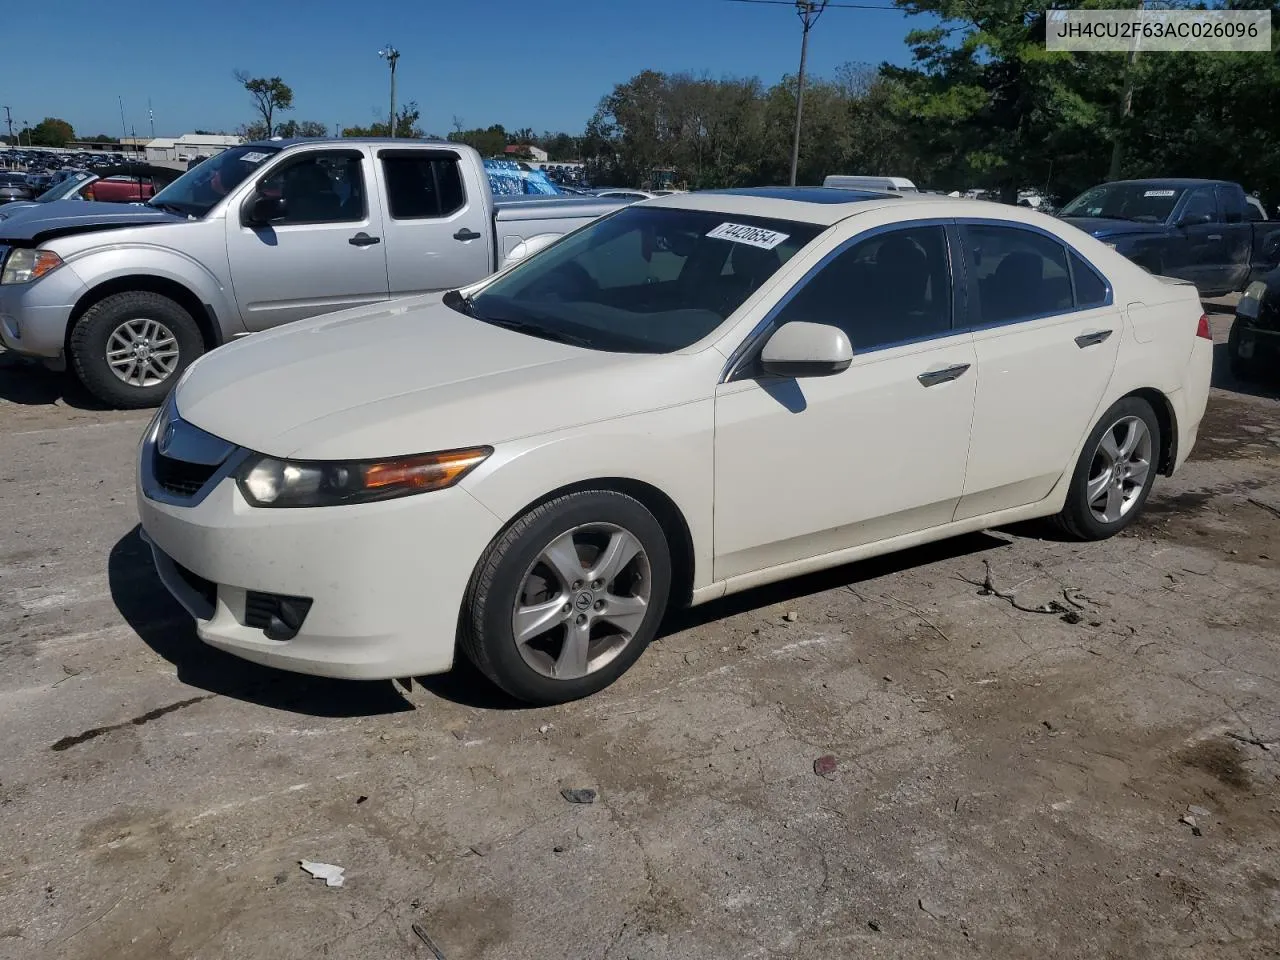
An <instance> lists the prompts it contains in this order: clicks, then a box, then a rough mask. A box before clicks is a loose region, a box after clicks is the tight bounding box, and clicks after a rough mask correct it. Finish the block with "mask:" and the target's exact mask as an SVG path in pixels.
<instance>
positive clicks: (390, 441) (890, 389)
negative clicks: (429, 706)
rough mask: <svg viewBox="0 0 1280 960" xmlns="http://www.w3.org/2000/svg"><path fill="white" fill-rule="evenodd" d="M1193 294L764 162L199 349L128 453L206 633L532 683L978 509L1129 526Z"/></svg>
mask: <svg viewBox="0 0 1280 960" xmlns="http://www.w3.org/2000/svg"><path fill="white" fill-rule="evenodd" d="M1212 348H1213V344H1212V341H1211V340H1210V337H1209V330H1208V323H1207V321H1206V319H1205V317H1204V316H1203V314H1202V313H1201V308H1200V301H1199V299H1198V297H1197V295H1196V290H1195V287H1193V286H1191V285H1190V284H1187V283H1182V282H1179V281H1174V280H1169V279H1165V278H1161V277H1156V276H1151V275H1149V274H1147V273H1146V272H1145V271H1143V270H1142V269H1141V268H1139V267H1137V266H1134V265H1133V264H1132V263H1130V262H1129V261H1128V260H1126V259H1125V258H1124V257H1122V256H1120V255H1118V254H1117V253H1115V252H1114V251H1113V250H1111V249H1109V248H1108V247H1106V246H1104V245H1103V244H1102V243H1100V242H1098V241H1096V240H1094V239H1092V238H1091V237H1089V236H1087V235H1086V234H1084V233H1082V232H1080V231H1078V230H1076V229H1074V228H1073V227H1071V226H1068V225H1067V224H1064V223H1062V222H1060V221H1057V220H1053V219H1050V218H1048V217H1045V216H1042V215H1039V214H1037V213H1035V212H1033V211H1029V210H1025V209H1019V208H1016V207H1010V206H1004V205H996V204H990V203H983V202H979V201H966V200H952V199H948V198H938V197H931V196H928V195H921V196H915V197H907V196H899V197H887V196H885V195H883V194H871V193H858V192H856V191H848V190H823V189H820V188H801V189H760V190H750V191H724V192H710V193H696V194H686V195H681V196H673V197H665V198H661V199H657V200H652V201H649V202H648V203H645V204H642V205H639V206H632V207H627V208H623V209H622V210H620V211H618V212H617V213H614V214H612V215H610V216H608V217H606V218H604V219H601V220H597V221H595V222H593V223H592V224H590V225H588V226H586V227H584V228H582V229H580V230H578V231H577V232H575V233H573V234H571V235H569V236H567V237H565V238H564V239H563V240H561V241H559V242H557V243H555V244H554V245H553V246H551V247H549V248H547V249H545V250H543V251H541V252H539V253H537V254H535V255H534V256H532V257H530V258H529V259H527V260H525V261H523V262H520V263H518V264H516V265H514V266H513V267H511V268H509V269H507V270H505V271H504V272H502V273H500V274H498V275H497V276H494V277H491V278H489V279H488V280H485V281H482V282H481V283H479V284H476V285H474V286H472V287H470V288H467V289H464V290H461V291H454V292H450V293H446V294H444V295H440V294H434V295H428V296H422V297H418V298H416V299H411V300H403V301H399V302H395V303H392V304H389V305H382V306H376V307H368V308H360V309H356V310H351V311H347V312H345V313H340V314H333V315H329V316H325V317H321V318H317V319H315V320H310V321H305V322H302V323H297V324H293V325H290V326H286V327H282V328H280V329H277V330H274V331H270V332H266V333H261V334H256V335H255V336H253V337H251V338H247V339H245V340H243V341H239V342H236V343H233V344H231V345H230V346H227V347H223V348H221V349H219V350H216V351H214V352H213V353H211V354H209V355H208V356H206V357H204V358H203V359H201V360H199V361H198V362H197V363H195V364H194V365H193V366H192V367H191V368H190V370H189V371H188V372H187V374H186V375H185V376H184V377H183V379H182V381H181V382H180V384H179V385H178V387H177V388H176V390H175V391H174V392H173V394H172V395H171V396H170V398H169V400H168V402H167V403H166V405H165V406H164V407H163V408H162V409H161V410H160V411H159V413H158V414H157V416H156V418H155V420H154V421H153V422H152V424H151V426H150V427H149V428H148V430H147V433H146V435H145V437H144V439H143V443H142V446H141V449H140V456H139V461H138V489H139V494H138V507H139V511H140V513H141V518H142V527H143V530H144V533H145V536H146V537H147V539H148V540H149V542H150V543H151V544H152V547H153V550H154V554H155V561H156V564H157V567H158V569H159V572H160V575H161V577H162V579H163V580H164V583H165V584H166V585H167V586H168V588H169V589H170V590H171V591H172V592H173V594H174V595H175V596H176V597H177V598H178V599H179V600H180V601H181V602H182V604H183V605H184V606H185V607H186V608H187V610H189V611H190V612H191V614H192V615H193V616H194V617H195V619H196V621H197V624H198V634H199V636H200V637H201V638H202V639H203V640H204V641H205V642H207V643H210V644H212V645H213V646H215V647H219V648H221V649H223V650H226V651H229V652H231V653H233V654H236V655H237V656H241V657H244V658H246V659H248V660H253V661H257V662H259V663H263V664H269V665H272V666H276V667H282V668H285V669H288V670H296V671H300V672H303V673H311V674H320V675H325V676H332V677H350V678H393V677H407V676H416V675H422V674H431V673H438V672H441V671H445V670H448V669H449V668H450V667H451V665H452V664H453V662H454V658H455V655H456V651H457V650H458V649H459V648H460V649H461V650H462V652H463V653H464V654H465V655H466V656H467V657H469V658H470V659H471V660H473V661H474V662H475V663H476V665H477V666H478V667H479V668H480V669H481V670H482V671H483V672H484V673H485V674H487V675H488V676H489V677H490V678H492V680H493V681H494V682H495V683H496V684H498V685H499V686H500V687H502V688H503V689H504V690H506V691H508V692H509V693H511V694H513V695H514V696H516V697H518V698H521V699H524V700H527V701H531V702H538V703H551V702H557V701H564V700H569V699H572V698H575V697H581V696H584V695H587V694H590V693H592V692H594V691H597V690H599V689H601V688H602V687H605V686H607V685H608V684H610V683H612V682H613V681H614V680H616V679H617V678H618V677H619V676H620V675H621V674H622V673H623V672H624V671H626V670H627V668H628V667H630V666H631V664H632V663H634V662H635V661H636V658H637V657H639V656H640V654H641V653H642V651H643V650H644V648H645V646H646V645H647V644H648V643H649V642H650V641H651V640H652V639H653V637H654V635H655V633H656V631H657V630H658V627H659V623H660V621H661V619H662V617H663V612H664V611H665V610H667V609H668V608H669V607H671V606H673V605H676V604H699V603H705V602H707V601H709V600H714V599H716V598H718V597H723V596H725V595H726V594H729V593H734V592H736V591H739V590H745V589H747V588H750V587H755V586H758V585H760V584H763V583H768V582H770V581H774V580H780V579H783V578H785V577H791V576H794V575H796V574H800V573H805V572H808V571H812V570H817V569H820V568H823V567H832V566H835V565H837V564H843V563H848V562H849V561H852V560H858V559H861V558H863V557H870V556H873V555H875V554H881V553H885V552H888V551H892V550H898V549H901V548H903V547H909V546H912V545H915V544H919V543H924V542H926V541H930V540H938V539H941V538H943V537H950V536H955V535H957V534H963V533H966V532H969V531H973V530H978V529H981V528H984V527H991V526H995V525H1002V524H1008V523H1013V522H1014V521H1020V520H1028V519H1031V518H1035V517H1052V518H1055V519H1056V521H1057V523H1058V525H1059V526H1060V527H1061V528H1063V529H1064V530H1065V531H1066V532H1068V533H1069V534H1071V535H1074V536H1075V537H1078V538H1081V539H1086V540H1093V539H1101V538H1104V537H1109V536H1111V535H1113V534H1115V533H1116V532H1117V531H1119V530H1121V529H1123V528H1124V527H1125V526H1126V525H1128V524H1129V523H1131V522H1132V521H1133V520H1134V518H1135V517H1136V516H1137V515H1138V514H1139V513H1140V512H1141V510H1142V508H1143V504H1144V502H1145V500H1146V498H1147V494H1148V491H1149V490H1150V489H1151V484H1152V482H1153V481H1154V479H1155V476H1156V474H1157V473H1163V474H1169V473H1172V472H1173V471H1174V470H1175V469H1177V467H1178V466H1179V465H1180V464H1181V463H1182V461H1183V460H1184V459H1185V458H1186V456H1187V454H1188V453H1189V452H1190V450H1191V447H1192V445H1193V444H1194V442H1195V438H1196V430H1197V427H1198V425H1199V423H1200V419H1201V416H1202V414H1203V412H1204V409H1205V402H1206V399H1207V395H1208V389H1209V379H1210V367H1211V356H1212Z"/></svg>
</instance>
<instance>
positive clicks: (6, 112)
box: [4, 107, 13, 145]
mask: <svg viewBox="0 0 1280 960" xmlns="http://www.w3.org/2000/svg"><path fill="white" fill-rule="evenodd" d="M4 122H5V123H7V124H8V125H9V143H10V145H12V144H13V113H12V112H11V111H10V110H9V108H8V107H5V108H4Z"/></svg>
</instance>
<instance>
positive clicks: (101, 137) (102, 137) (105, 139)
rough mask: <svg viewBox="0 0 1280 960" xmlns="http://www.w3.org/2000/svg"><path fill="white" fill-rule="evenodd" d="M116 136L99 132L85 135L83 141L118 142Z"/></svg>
mask: <svg viewBox="0 0 1280 960" xmlns="http://www.w3.org/2000/svg"><path fill="white" fill-rule="evenodd" d="M119 142H120V141H119V140H118V139H117V138H116V137H109V136H107V135H106V134H105V133H99V134H97V135H95V136H92V137H86V138H85V143H119Z"/></svg>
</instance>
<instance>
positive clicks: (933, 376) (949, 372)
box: [916, 363, 969, 387]
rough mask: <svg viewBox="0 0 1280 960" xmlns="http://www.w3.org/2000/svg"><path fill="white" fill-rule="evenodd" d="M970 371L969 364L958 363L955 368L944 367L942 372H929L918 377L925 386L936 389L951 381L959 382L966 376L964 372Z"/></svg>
mask: <svg viewBox="0 0 1280 960" xmlns="http://www.w3.org/2000/svg"><path fill="white" fill-rule="evenodd" d="M968 369H969V364H967V363H957V364H956V365H955V366H954V367H943V368H942V369H941V370H927V371H925V372H924V373H922V374H920V376H918V377H916V379H917V380H919V381H920V383H921V384H922V385H923V386H926V387H936V386H937V385H938V384H940V383H948V382H949V381H951V380H959V379H960V378H961V377H962V376H964V372H965V371H966V370H968Z"/></svg>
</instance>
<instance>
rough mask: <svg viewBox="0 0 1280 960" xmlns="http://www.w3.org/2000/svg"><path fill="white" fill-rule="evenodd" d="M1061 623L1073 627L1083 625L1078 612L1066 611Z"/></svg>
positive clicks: (1082, 618)
mask: <svg viewBox="0 0 1280 960" xmlns="http://www.w3.org/2000/svg"><path fill="white" fill-rule="evenodd" d="M1062 622H1063V623H1070V624H1073V625H1074V624H1077V623H1084V617H1082V616H1080V612H1079V611H1078V610H1068V611H1067V612H1066V613H1064V614H1063V615H1062Z"/></svg>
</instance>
